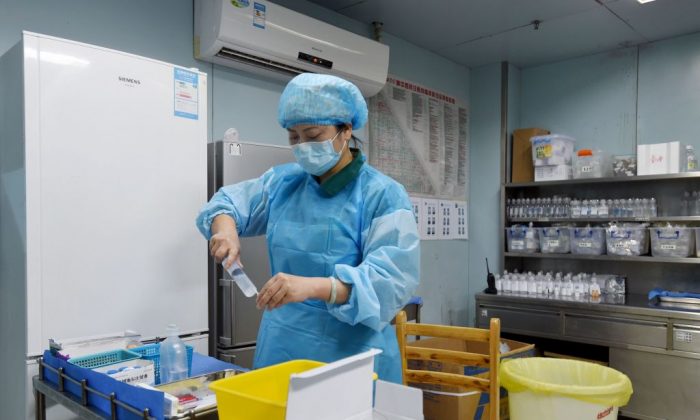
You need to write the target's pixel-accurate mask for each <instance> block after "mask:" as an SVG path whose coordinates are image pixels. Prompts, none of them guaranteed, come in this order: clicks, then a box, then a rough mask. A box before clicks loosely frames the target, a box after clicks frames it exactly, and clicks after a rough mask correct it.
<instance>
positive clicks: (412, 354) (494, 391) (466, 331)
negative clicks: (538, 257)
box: [396, 311, 501, 420]
mask: <svg viewBox="0 0 700 420" xmlns="http://www.w3.org/2000/svg"><path fill="white" fill-rule="evenodd" d="M396 336H397V338H398V341H399V350H400V351H401V370H402V373H403V382H404V384H408V383H409V382H410V383H424V384H436V385H450V386H455V387H459V388H462V389H477V390H480V391H482V392H488V393H489V405H490V409H489V419H490V420H497V419H498V414H499V409H500V399H499V396H500V383H499V380H498V366H499V362H500V351H499V349H500V343H501V322H500V320H499V319H498V318H492V319H491V324H490V328H489V329H488V330H484V329H480V328H467V327H450V326H445V325H430V324H417V323H408V322H406V314H405V313H404V312H403V311H401V312H399V314H398V315H397V316H396ZM408 336H426V337H436V338H451V339H457V340H464V341H467V340H468V341H478V342H484V343H488V347H489V354H488V355H485V354H479V353H470V352H466V351H455V350H445V349H437V348H427V347H417V346H411V345H410V344H409V343H408V342H407V337H408ZM408 360H425V361H439V362H446V363H454V364H458V365H464V366H478V367H487V368H488V369H489V371H488V374H487V375H483V374H480V375H478V376H467V375H459V374H454V373H446V372H434V371H427V370H418V369H409V368H408Z"/></svg>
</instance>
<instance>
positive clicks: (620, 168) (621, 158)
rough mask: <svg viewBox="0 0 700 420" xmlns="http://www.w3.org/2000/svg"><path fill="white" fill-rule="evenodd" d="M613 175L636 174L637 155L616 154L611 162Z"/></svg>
mask: <svg viewBox="0 0 700 420" xmlns="http://www.w3.org/2000/svg"><path fill="white" fill-rule="evenodd" d="M612 170H613V176H635V175H637V155H616V156H613V162H612Z"/></svg>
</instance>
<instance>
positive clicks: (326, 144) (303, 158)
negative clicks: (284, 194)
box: [292, 131, 347, 176]
mask: <svg viewBox="0 0 700 420" xmlns="http://www.w3.org/2000/svg"><path fill="white" fill-rule="evenodd" d="M338 134H340V131H338V132H337V133H336V134H335V136H333V138H331V139H328V140H326V141H309V142H306V143H300V144H297V145H294V146H293V147H292V152H294V157H295V158H296V159H297V162H298V163H299V165H301V167H302V168H304V170H305V171H306V172H308V173H310V174H311V175H316V176H321V175H323V174H325V173H326V172H328V171H329V170H330V169H331V168H332V167H334V166H335V165H336V163H338V161H339V160H340V155H341V153H342V151H343V149H345V143H343V147H342V148H341V149H340V152H336V151H335V148H334V147H333V141H334V140H335V138H336V137H338ZM346 143H347V142H346Z"/></svg>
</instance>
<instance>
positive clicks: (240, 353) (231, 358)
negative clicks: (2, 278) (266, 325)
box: [218, 346, 255, 369]
mask: <svg viewBox="0 0 700 420" xmlns="http://www.w3.org/2000/svg"><path fill="white" fill-rule="evenodd" d="M254 357H255V346H252V347H241V348H237V349H222V350H221V351H219V355H218V358H219V359H221V360H223V361H224V362H229V363H233V364H235V365H238V366H242V367H244V368H247V369H252V368H253V359H254Z"/></svg>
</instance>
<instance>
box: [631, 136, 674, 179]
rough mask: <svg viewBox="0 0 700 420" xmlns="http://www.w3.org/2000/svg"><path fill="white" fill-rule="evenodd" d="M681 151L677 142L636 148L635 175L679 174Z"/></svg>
mask: <svg viewBox="0 0 700 420" xmlns="http://www.w3.org/2000/svg"><path fill="white" fill-rule="evenodd" d="M682 150H683V148H682V147H681V143H680V142H677V141H672V142H668V143H656V144H642V145H639V146H637V175H664V174H677V173H679V172H680V171H681V167H682V165H681V152H682Z"/></svg>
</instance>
